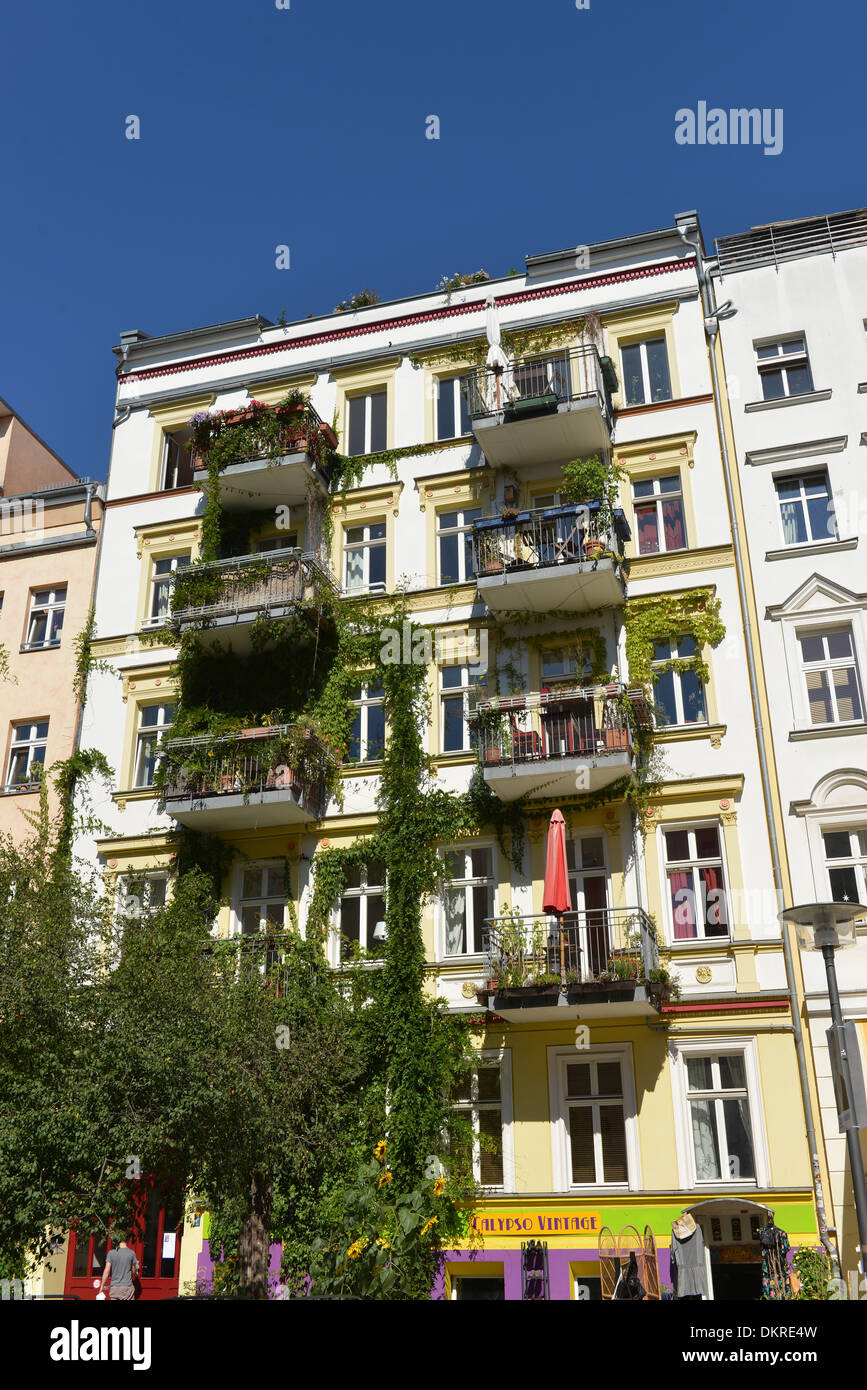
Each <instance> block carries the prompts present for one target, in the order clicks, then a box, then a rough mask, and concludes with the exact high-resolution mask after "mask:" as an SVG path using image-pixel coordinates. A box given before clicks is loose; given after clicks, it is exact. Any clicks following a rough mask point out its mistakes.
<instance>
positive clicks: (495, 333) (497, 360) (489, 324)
mask: <svg viewBox="0 0 867 1390" xmlns="http://www.w3.org/2000/svg"><path fill="white" fill-rule="evenodd" d="M485 311H486V318H485V333H486V334H487V339H488V355H487V357H486V358H485V366H486V367H487V368H488V369H489V370H490V371H491V373H492V375H491V376H490V377H489V378H488V392H489V395H490V397H491V399H489V400H488V402H487V405H488V409H494V410H496V409H498V408H499V406H500V405H501V403H502V399H505V400H511V399H512V397H513V395H514V389H515V388H514V379H513V377H512V370H511V364H510V362H509V359H508V357H507V356H506V354H505V352H504V351H503V349H502V346H501V344H500V319H499V316H498V314H497V302H496V300H495V299H494V296H493V295H492V294H489V295H488V297H487V299H486V300H485ZM498 386H499V388H500V391H499V392H498V390H497V388H498Z"/></svg>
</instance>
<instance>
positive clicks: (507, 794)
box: [470, 683, 652, 801]
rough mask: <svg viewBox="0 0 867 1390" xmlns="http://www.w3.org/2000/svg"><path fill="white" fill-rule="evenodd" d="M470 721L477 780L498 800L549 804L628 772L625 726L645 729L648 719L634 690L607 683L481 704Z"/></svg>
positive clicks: (630, 749) (629, 741) (630, 751)
mask: <svg viewBox="0 0 867 1390" xmlns="http://www.w3.org/2000/svg"><path fill="white" fill-rule="evenodd" d="M624 694H626V696H627V701H628V706H629V711H630V713H629V714H627V713H626V710H625V704H626V701H624V698H623V697H624ZM470 724H471V727H472V728H474V730H475V734H476V741H477V748H478V756H479V764H480V767H481V770H482V776H483V778H484V780H485V782H486V783H487V785H488V786H489V787H490V788H491V791H493V792H495V793H496V795H497V796H498V797H499V798H500V800H501V801H516V800H517V799H518V797H519V796H523V795H525V794H528V795H529V796H546V797H552V798H554V799H555V800H556V799H558V798H560V797H564V796H574V795H575V794H576V792H597V791H601V790H602V788H603V787H607V786H609V785H610V784H611V783H612V782H616V781H617V779H618V778H619V777H624V776H626V775H628V774H629V773H630V772H631V771H632V768H633V761H634V757H635V749H634V742H633V732H632V726H633V725H639V726H643V727H647V728H651V727H652V718H651V713H650V709H649V706H648V704H647V701H646V699H645V696H644V693H643V692H642V691H640V690H634V691H629V692H628V693H627V692H626V691H625V687H624V686H622V685H619V684H617V683H612V684H611V685H606V686H601V685H599V686H580V687H570V688H565V689H562V690H542V691H539V692H537V693H535V694H530V695H511V696H495V697H494V698H493V699H491V700H481V701H479V703H478V704H477V705H476V707H475V709H474V710H473V712H472V714H471V715H470Z"/></svg>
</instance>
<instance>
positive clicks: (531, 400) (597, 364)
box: [467, 344, 611, 424]
mask: <svg viewBox="0 0 867 1390" xmlns="http://www.w3.org/2000/svg"><path fill="white" fill-rule="evenodd" d="M594 397H595V398H596V400H597V401H598V403H599V409H600V411H601V412H602V413H603V415H604V416H605V417H606V419H607V420H608V422H609V424H610V422H611V397H610V394H609V390H608V384H607V382H606V379H605V373H604V372H603V366H602V360H601V358H600V356H599V352H598V350H597V348H596V347H595V346H593V344H583V345H581V346H580V347H571V348H563V349H562V350H561V351H559V352H548V353H545V354H544V355H540V356H534V357H518V358H516V359H515V360H514V362H511V363H509V365H508V366H506V367H504V368H499V369H498V368H496V367H473V368H471V369H470V371H469V372H468V374H467V404H468V407H469V413H470V418H471V419H473V420H476V419H479V418H482V417H484V416H488V415H497V414H498V413H499V412H500V411H502V412H503V413H504V415H505V416H506V418H508V417H509V416H513V417H514V418H516V419H517V418H520V416H521V415H523V414H532V413H538V412H539V411H543V410H546V409H551V410H555V409H556V408H557V406H558V404H560V403H562V402H570V401H580V400H586V399H592V398H594Z"/></svg>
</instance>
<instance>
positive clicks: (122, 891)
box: [115, 869, 169, 920]
mask: <svg viewBox="0 0 867 1390" xmlns="http://www.w3.org/2000/svg"><path fill="white" fill-rule="evenodd" d="M153 883H161V884H162V885H163V887H164V889H165V896H164V898H163V901H162V903H160V904H158V906H159V907H165V905H166V903H167V902H168V889H169V873H168V869H142V871H141V873H139V874H137V873H134V872H128V873H125V874H118V877H117V882H116V885H115V910H116V914H117V916H118V917H123V918H126V919H127V920H129V919H132V920H136V919H137V918H138V917H139V916H140V915H141V914H140V912H139V911H137V910H136V909H133V910H131V911H130V910H128V909H127V906H126V904H127V903H130V904H132V903H133V902H138V903H139V904H140V906H141V907H142V909H143V910H144V911H148V910H149V909H150V908H151V907H152V906H153V904H152V903H151V900H150V899H151V893H150V889H151V884H153ZM132 884H135V885H137V886H138V885H142V886H143V887H144V888H145V889H146V892H147V897H146V900H145V902H143V903H142V902H141V900H140V898H139V897H138V894H135V893H134V894H130V892H129V889H130V886H131V885H132Z"/></svg>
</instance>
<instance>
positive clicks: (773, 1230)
mask: <svg viewBox="0 0 867 1390" xmlns="http://www.w3.org/2000/svg"><path fill="white" fill-rule="evenodd" d="M759 1244H760V1246H761V1250H762V1298H774V1299H784V1298H792V1296H793V1295H792V1281H791V1278H790V1277H789V1262H788V1260H787V1258H786V1256H787V1255H788V1253H789V1237H788V1236H787V1235H786V1233H785V1231H781V1230H780V1228H779V1227H778V1226H775V1225H774V1213H773V1212H772V1211H769V1212H768V1222H767V1225H766V1226H760V1227H759Z"/></svg>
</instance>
